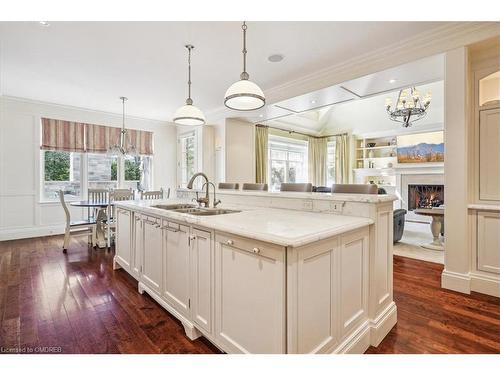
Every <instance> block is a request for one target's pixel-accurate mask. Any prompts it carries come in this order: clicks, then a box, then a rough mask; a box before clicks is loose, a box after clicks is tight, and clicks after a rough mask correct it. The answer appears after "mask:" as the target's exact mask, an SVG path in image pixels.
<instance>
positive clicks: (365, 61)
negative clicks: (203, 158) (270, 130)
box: [207, 22, 500, 122]
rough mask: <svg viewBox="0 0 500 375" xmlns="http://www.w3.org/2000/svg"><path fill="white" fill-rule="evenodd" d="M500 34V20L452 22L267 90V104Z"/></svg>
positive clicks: (222, 112) (217, 115)
mask: <svg viewBox="0 0 500 375" xmlns="http://www.w3.org/2000/svg"><path fill="white" fill-rule="evenodd" d="M497 35H500V22H449V23H447V24H445V25H443V26H439V27H436V28H433V29H431V30H429V31H426V32H423V33H419V34H417V35H415V36H413V37H410V38H407V39H403V40H401V41H399V42H397V43H393V44H391V45H388V46H385V47H383V48H380V49H377V50H374V51H371V52H368V53H365V54H362V55H359V56H356V57H354V58H352V59H349V60H346V61H344V62H342V63H340V64H336V65H333V66H330V67H327V68H324V69H321V70H318V71H316V72H314V73H311V74H308V75H305V76H302V77H299V78H297V79H295V80H292V81H288V82H286V83H284V84H281V85H278V86H275V87H272V88H270V89H267V90H265V94H266V101H267V103H268V104H273V103H277V102H280V101H282V100H285V99H290V98H293V97H295V96H299V95H303V94H306V93H309V92H312V91H316V90H320V89H323V88H325V87H329V86H333V85H335V84H339V83H342V82H345V81H348V80H351V79H355V78H359V77H362V76H364V75H367V74H372V73H375V72H378V71H381V70H385V69H388V68H392V67H394V66H397V65H401V64H405V63H408V62H411V61H414V60H418V59H422V58H424V57H428V56H432V55H436V54H439V53H444V52H446V51H449V50H452V49H455V48H459V47H463V46H467V45H469V44H472V43H475V42H479V41H481V40H485V39H488V38H491V37H494V36H497ZM244 115H245V114H242V113H240V112H235V111H229V110H227V109H226V108H224V107H222V106H221V107H219V108H217V109H214V110H212V111H210V112H208V113H207V118H209V120H210V121H212V122H217V121H221V120H223V119H224V118H227V117H241V116H244Z"/></svg>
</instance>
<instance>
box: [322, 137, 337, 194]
mask: <svg viewBox="0 0 500 375" xmlns="http://www.w3.org/2000/svg"><path fill="white" fill-rule="evenodd" d="M330 145H333V170H334V177H333V181H331V180H328V169H329V167H330V164H331V162H330V161H329V160H328V155H329V154H330V152H329V151H330ZM336 153H337V141H336V140H335V139H327V142H326V181H325V182H326V186H328V187H332V186H333V184H335V183H336V182H337V179H336V174H337V170H336V169H337V160H336Z"/></svg>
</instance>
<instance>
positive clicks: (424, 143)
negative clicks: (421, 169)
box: [397, 131, 444, 163]
mask: <svg viewBox="0 0 500 375" xmlns="http://www.w3.org/2000/svg"><path fill="white" fill-rule="evenodd" d="M397 145H398V146H397V153H398V163H437V162H443V161H444V136H443V132H442V131H438V132H432V133H420V134H409V135H400V136H398V139H397Z"/></svg>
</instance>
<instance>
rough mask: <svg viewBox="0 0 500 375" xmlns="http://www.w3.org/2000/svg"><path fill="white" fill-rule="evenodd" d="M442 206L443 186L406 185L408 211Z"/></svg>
mask: <svg viewBox="0 0 500 375" xmlns="http://www.w3.org/2000/svg"><path fill="white" fill-rule="evenodd" d="M442 204H444V185H422V184H408V211H413V210H414V209H416V208H432V207H438V206H440V205H442Z"/></svg>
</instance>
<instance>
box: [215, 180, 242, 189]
mask: <svg viewBox="0 0 500 375" xmlns="http://www.w3.org/2000/svg"><path fill="white" fill-rule="evenodd" d="M239 188H240V184H239V183H237V182H219V185H218V189H219V190H239Z"/></svg>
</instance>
